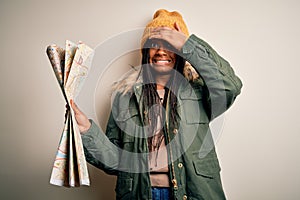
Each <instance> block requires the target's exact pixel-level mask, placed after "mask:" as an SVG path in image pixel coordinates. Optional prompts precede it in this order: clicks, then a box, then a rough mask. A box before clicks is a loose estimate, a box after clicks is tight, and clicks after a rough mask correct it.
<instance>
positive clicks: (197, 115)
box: [180, 93, 209, 124]
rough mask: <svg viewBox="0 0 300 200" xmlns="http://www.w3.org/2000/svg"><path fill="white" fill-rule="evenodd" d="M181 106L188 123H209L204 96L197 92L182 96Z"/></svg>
mask: <svg viewBox="0 0 300 200" xmlns="http://www.w3.org/2000/svg"><path fill="white" fill-rule="evenodd" d="M180 99H181V107H182V111H183V113H184V117H185V121H186V123H187V124H203V123H204V124H206V123H209V119H208V116H207V114H206V112H205V109H204V106H203V101H202V96H201V95H199V94H198V95H196V94H190V95H186V94H185V93H184V94H182V95H181V96H180Z"/></svg>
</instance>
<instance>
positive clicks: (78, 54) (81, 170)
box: [47, 40, 94, 187]
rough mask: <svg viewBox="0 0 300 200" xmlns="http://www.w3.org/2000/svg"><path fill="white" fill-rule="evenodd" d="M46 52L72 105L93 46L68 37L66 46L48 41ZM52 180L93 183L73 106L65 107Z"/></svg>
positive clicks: (72, 184) (69, 183)
mask: <svg viewBox="0 0 300 200" xmlns="http://www.w3.org/2000/svg"><path fill="white" fill-rule="evenodd" d="M47 55H48V57H49V60H50V62H51V65H52V68H53V71H54V74H55V76H56V78H57V80H58V83H59V86H60V88H61V91H62V94H63V96H64V98H65V100H66V103H67V105H70V100H71V99H74V98H76V96H77V95H78V94H79V91H80V89H81V87H82V84H83V82H84V80H85V78H86V77H87V74H88V71H89V68H90V66H91V63H92V62H91V61H92V58H93V55H94V50H93V49H91V48H90V47H88V46H87V45H86V44H84V43H82V42H78V44H75V43H73V42H71V41H69V40H67V41H66V48H65V49H63V48H61V47H59V46H57V45H55V44H53V45H49V46H48V47H47ZM50 183H51V184H54V185H58V186H66V187H75V186H76V187H77V186H80V185H90V180H89V175H88V170H87V164H86V160H85V156H84V149H83V145H82V140H81V136H80V131H79V128H78V125H77V122H76V120H75V115H74V111H73V110H72V108H71V107H70V106H68V109H67V111H66V115H65V124H64V128H63V131H62V135H61V139H60V142H59V145H58V150H57V154H56V158H55V161H54V165H53V169H52V174H51V178H50Z"/></svg>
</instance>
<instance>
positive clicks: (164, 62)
mask: <svg viewBox="0 0 300 200" xmlns="http://www.w3.org/2000/svg"><path fill="white" fill-rule="evenodd" d="M171 62H172V61H171V60H170V59H165V60H158V59H153V63H154V64H158V65H165V64H169V63H171Z"/></svg>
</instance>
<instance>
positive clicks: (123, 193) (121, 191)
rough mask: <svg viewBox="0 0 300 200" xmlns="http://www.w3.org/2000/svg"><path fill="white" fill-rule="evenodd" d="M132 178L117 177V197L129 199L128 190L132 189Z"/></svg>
mask: <svg viewBox="0 0 300 200" xmlns="http://www.w3.org/2000/svg"><path fill="white" fill-rule="evenodd" d="M132 184H133V179H132V178H125V177H118V180H117V185H116V189H115V191H116V195H117V199H130V192H131V191H132V186H133V185H132Z"/></svg>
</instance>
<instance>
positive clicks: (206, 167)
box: [193, 155, 221, 178]
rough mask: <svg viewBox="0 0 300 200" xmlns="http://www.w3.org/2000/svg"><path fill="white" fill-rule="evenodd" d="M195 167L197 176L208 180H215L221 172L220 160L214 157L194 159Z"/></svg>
mask: <svg viewBox="0 0 300 200" xmlns="http://www.w3.org/2000/svg"><path fill="white" fill-rule="evenodd" d="M194 157H196V156H195V155H194ZM193 165H194V168H195V172H196V174H197V175H199V176H203V177H207V178H214V177H215V175H216V174H218V173H219V172H220V171H221V168H220V165H219V162H218V159H217V158H216V157H214V156H209V157H208V156H207V157H205V158H202V159H199V158H198V159H194V160H193Z"/></svg>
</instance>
